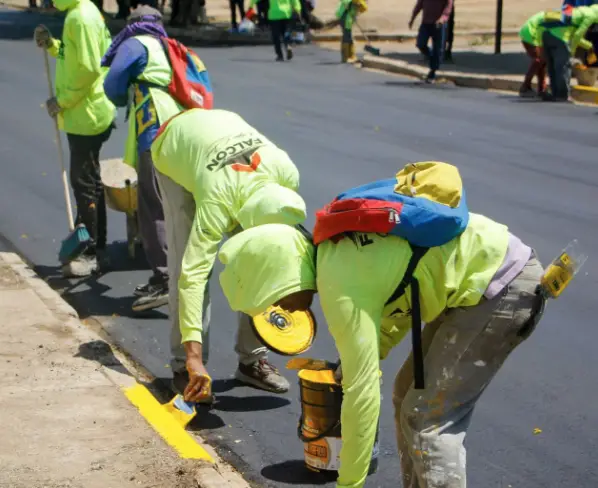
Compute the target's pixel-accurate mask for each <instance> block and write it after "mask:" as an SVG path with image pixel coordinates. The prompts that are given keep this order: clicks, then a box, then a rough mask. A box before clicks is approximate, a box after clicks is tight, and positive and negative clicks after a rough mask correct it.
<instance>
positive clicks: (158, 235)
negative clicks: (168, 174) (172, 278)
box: [137, 150, 168, 285]
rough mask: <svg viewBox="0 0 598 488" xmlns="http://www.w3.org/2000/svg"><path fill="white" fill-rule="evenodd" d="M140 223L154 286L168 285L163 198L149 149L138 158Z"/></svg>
mask: <svg viewBox="0 0 598 488" xmlns="http://www.w3.org/2000/svg"><path fill="white" fill-rule="evenodd" d="M137 220H138V222H139V234H140V237H141V243H142V244H143V249H144V251H145V257H146V258H147V261H148V263H149V265H150V268H151V269H152V272H153V276H152V277H151V278H150V280H149V282H150V284H152V285H167V284H168V265H167V263H166V250H167V246H166V227H165V224H164V210H163V209H162V197H161V195H160V189H159V188H158V179H157V177H156V170H155V169H154V162H153V161H152V153H151V152H150V151H149V150H147V151H145V152H143V153H141V154H139V157H138V158H137Z"/></svg>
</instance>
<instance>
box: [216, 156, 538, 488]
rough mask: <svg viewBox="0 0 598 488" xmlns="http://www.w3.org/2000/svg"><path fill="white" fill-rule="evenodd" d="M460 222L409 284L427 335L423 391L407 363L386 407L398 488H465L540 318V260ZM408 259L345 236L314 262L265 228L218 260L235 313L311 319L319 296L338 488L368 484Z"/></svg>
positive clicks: (500, 233)
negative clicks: (333, 367) (330, 367)
mask: <svg viewBox="0 0 598 488" xmlns="http://www.w3.org/2000/svg"><path fill="white" fill-rule="evenodd" d="M420 164H429V163H420ZM435 164H437V163H435ZM397 180H398V178H397ZM418 190H420V191H421V192H423V191H425V188H422V187H420V188H418ZM455 194H456V195H457V198H459V195H460V194H461V192H460V190H459V189H457V191H456V192H455ZM318 213H319V212H318ZM464 215H466V216H468V222H467V224H466V227H465V229H464V230H463V232H462V233H461V234H460V235H458V236H457V237H455V238H453V239H451V240H449V241H447V242H446V243H445V244H443V245H439V246H437V247H430V248H429V249H428V250H427V253H425V254H424V255H423V257H421V259H420V260H419V263H418V264H416V266H415V268H414V271H413V274H412V276H413V277H414V278H416V279H417V283H418V284H419V293H418V294H417V295H414V296H416V297H417V299H418V301H419V302H420V305H421V307H420V306H417V309H418V310H420V311H421V319H422V321H423V322H425V323H426V324H427V325H426V326H425V328H424V330H423V332H422V335H423V341H422V344H423V346H422V348H421V349H422V350H423V358H424V359H423V365H424V369H423V371H425V388H424V389H418V390H416V389H415V388H414V381H413V377H414V373H413V366H412V364H413V362H412V358H411V357H410V358H408V359H407V360H406V361H405V362H404V364H403V366H402V368H401V369H400V371H399V372H398V375H397V377H396V381H395V386H394V396H393V402H394V405H395V418H396V426H397V440H398V446H399V451H400V457H401V468H402V473H403V484H402V486H404V487H409V488H424V487H425V488H465V486H466V461H465V459H466V456H465V447H464V445H463V441H464V438H465V434H466V431H467V427H468V424H469V421H470V419H471V416H472V413H473V409H474V406H475V404H476V402H477V400H478V399H479V397H480V395H481V394H482V393H483V392H484V390H485V389H486V387H487V386H488V384H489V383H490V381H491V380H492V378H493V377H494V376H495V375H496V373H497V372H498V370H499V369H500V367H501V366H502V364H503V362H504V361H505V359H506V358H507V357H508V356H509V354H510V353H511V352H512V351H513V350H514V349H515V347H517V346H518V345H519V344H521V343H522V342H523V341H524V339H525V338H527V337H528V336H529V334H531V332H532V330H533V329H534V327H535V325H536V324H537V322H538V321H539V320H540V317H541V316H542V312H543V305H544V299H543V297H542V296H541V295H539V294H537V292H536V290H537V287H538V284H539V281H540V278H541V276H542V274H543V269H542V266H541V265H540V262H539V261H538V259H537V258H536V255H535V252H534V251H533V250H532V249H530V247H528V246H527V245H526V244H524V243H523V242H522V241H521V240H520V239H518V238H517V237H516V236H514V235H513V234H511V233H510V232H509V230H508V228H507V227H506V226H504V225H502V224H499V223H497V222H494V221H492V220H490V219H489V218H487V217H484V216H482V215H477V214H474V213H469V212H467V211H466V212H465V214H464ZM393 221H394V220H393ZM393 221H391V222H393ZM384 222H388V219H386V220H385V221H384ZM397 225H400V223H397ZM317 230H318V224H316V231H317ZM316 236H317V232H314V237H316ZM412 249H413V250H412ZM415 252H416V251H415V248H412V246H411V245H410V243H409V242H407V241H406V240H405V239H403V238H401V237H398V236H395V235H390V234H383V233H360V232H347V233H343V234H340V235H336V236H335V238H334V239H326V240H323V241H322V242H321V243H320V244H319V245H318V247H317V259H316V248H315V247H314V245H313V244H312V242H310V240H309V239H308V238H306V237H305V235H304V234H303V233H302V232H299V231H298V230H297V229H295V228H292V227H288V226H282V225H276V224H271V225H264V226H259V227H255V228H253V229H249V230H246V231H244V232H241V233H240V234H238V235H236V236H234V237H233V238H232V239H230V240H229V241H228V242H227V243H225V244H224V246H222V249H221V250H220V253H219V258H220V261H221V262H222V263H223V264H224V265H225V267H224V271H223V272H222V273H221V275H220V283H221V285H222V289H223V291H224V294H225V296H226V298H227V299H228V302H229V304H230V306H231V308H232V309H233V310H238V311H242V312H245V313H249V314H251V315H254V314H258V313H262V312H263V311H264V310H265V309H266V308H267V307H269V306H270V305H273V304H278V305H279V306H281V307H283V308H285V309H287V310H290V311H294V310H306V309H307V308H308V307H310V305H311V302H312V298H313V295H314V293H316V290H317V292H319V295H320V303H321V306H322V310H323V312H324V317H325V322H326V323H327V325H328V329H329V331H330V333H331V335H332V337H333V338H334V341H335V344H336V348H337V349H338V352H339V354H340V359H341V364H342V387H343V393H344V397H343V402H342V410H341V421H342V439H343V446H342V450H341V453H340V471H339V477H338V481H337V485H336V486H337V487H338V488H348V487H350V488H361V487H362V486H364V483H365V480H366V476H367V473H368V469H369V464H370V459H371V456H372V448H373V446H374V440H375V437H376V430H377V425H378V416H379V411H380V381H379V368H380V364H379V362H380V360H383V359H384V358H386V357H387V355H388V354H389V352H390V350H391V349H392V348H393V347H394V346H396V345H397V344H398V343H399V342H400V341H401V340H402V339H403V338H404V336H405V335H406V334H407V332H408V331H409V330H410V328H411V316H410V315H411V310H412V308H414V307H415V305H414V303H413V300H412V298H413V296H412V294H411V292H412V291H413V289H412V286H411V285H409V286H407V288H404V293H402V294H400V295H399V296H398V298H395V299H393V296H396V295H395V294H396V292H397V289H398V286H397V285H399V284H400V283H401V282H402V281H403V280H404V279H406V274H407V273H408V271H407V268H408V266H409V264H410V262H411V260H412V257H413V256H414V255H415Z"/></svg>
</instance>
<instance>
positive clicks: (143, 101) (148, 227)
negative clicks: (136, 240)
mask: <svg viewBox="0 0 598 488" xmlns="http://www.w3.org/2000/svg"><path fill="white" fill-rule="evenodd" d="M127 24H128V25H127V26H126V27H125V28H124V29H123V30H122V31H121V32H120V33H119V34H118V36H117V37H116V38H115V39H114V42H113V43H112V45H111V46H110V49H109V51H108V52H107V53H106V56H105V57H104V59H103V61H102V65H103V66H108V67H109V68H110V70H109V72H108V75H107V76H106V80H105V81H104V89H105V91H106V95H107V96H108V97H109V98H110V100H112V102H113V103H114V104H115V105H116V106H118V107H124V106H129V113H128V116H129V132H128V136H127V142H126V147H125V156H124V162H125V163H127V164H128V165H130V166H132V167H133V168H135V169H136V170H137V175H138V176H137V185H138V188H137V218H138V221H139V234H140V237H141V242H142V244H143V249H144V251H145V255H146V258H147V261H148V263H149V265H150V268H151V270H152V276H151V277H150V279H149V281H148V282H147V283H145V284H142V285H139V286H137V287H136V288H135V290H134V292H133V293H134V294H135V295H136V296H137V300H135V302H134V303H133V310H135V311H142V310H149V309H152V308H157V307H161V306H162V305H166V304H167V303H168V267H167V257H166V254H167V244H166V229H165V224H164V210H163V209H162V198H161V196H160V190H159V188H158V181H157V179H156V174H155V171H154V164H153V162H152V155H151V152H150V146H151V144H152V141H153V139H154V137H155V136H156V133H157V132H158V129H159V128H160V124H161V123H163V122H166V120H168V119H169V118H170V117H172V116H173V115H176V114H177V113H179V112H180V111H181V107H180V106H179V104H178V103H177V102H176V101H175V100H174V98H172V97H171V96H170V94H169V93H168V90H167V89H166V87H167V86H168V84H169V83H170V80H171V77H172V68H171V67H170V64H169V62H168V58H167V53H166V51H165V49H164V47H163V45H162V43H161V41H160V37H168V36H167V34H166V31H165V30H164V26H163V24H162V14H161V13H160V12H159V11H158V10H156V9H154V8H152V7H148V6H147V5H141V6H140V7H138V8H137V9H136V10H134V11H133V12H132V13H131V16H130V17H129V19H128V22H127ZM159 87H164V88H159ZM131 89H132V90H131ZM130 92H132V94H133V95H132V97H131V98H129V93H130Z"/></svg>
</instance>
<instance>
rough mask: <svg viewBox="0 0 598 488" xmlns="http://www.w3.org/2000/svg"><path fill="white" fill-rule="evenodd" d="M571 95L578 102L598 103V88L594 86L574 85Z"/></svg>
mask: <svg viewBox="0 0 598 488" xmlns="http://www.w3.org/2000/svg"><path fill="white" fill-rule="evenodd" d="M571 95H572V96H573V99H574V100H575V101H576V102H582V103H590V104H592V105H598V88H595V87H593V86H579V85H577V86H574V87H573V89H572V90H571Z"/></svg>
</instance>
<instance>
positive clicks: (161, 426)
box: [124, 383, 214, 463]
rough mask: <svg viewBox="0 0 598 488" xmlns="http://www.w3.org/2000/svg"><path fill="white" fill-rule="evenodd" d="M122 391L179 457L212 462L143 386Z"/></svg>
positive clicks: (203, 450) (210, 457) (138, 385)
mask: <svg viewBox="0 0 598 488" xmlns="http://www.w3.org/2000/svg"><path fill="white" fill-rule="evenodd" d="M124 392H125V396H126V397H127V398H128V399H129V401H130V402H131V403H132V404H133V405H135V406H136V407H137V408H138V409H139V413H140V414H141V416H142V417H143V418H144V419H145V420H146V421H147V422H148V423H149V424H150V425H151V426H152V427H153V428H154V430H155V431H156V432H157V433H158V434H160V436H161V437H162V438H163V439H164V440H165V441H166V443H167V444H169V445H170V446H171V447H172V448H173V449H174V450H175V451H177V452H178V454H179V456H180V457H182V458H184V459H203V460H205V461H209V462H211V463H213V462H214V458H212V456H210V455H209V454H208V452H207V451H206V450H205V449H204V448H203V447H201V446H200V445H199V444H198V443H197V442H196V441H195V439H193V437H191V435H189V433H188V432H187V431H186V430H185V429H184V428H183V427H181V425H180V424H178V423H177V422H176V420H175V419H174V418H173V417H172V415H170V414H169V413H168V412H167V411H166V410H165V409H164V407H163V406H162V405H161V404H160V403H159V402H158V400H156V399H155V398H154V396H153V395H152V394H151V393H150V392H149V390H148V389H147V388H146V387H145V386H143V385H140V384H139V383H137V384H136V385H135V386H131V387H129V388H125V389H124Z"/></svg>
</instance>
